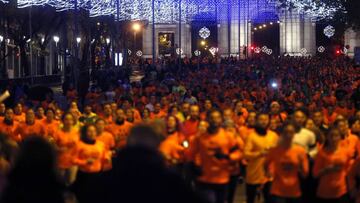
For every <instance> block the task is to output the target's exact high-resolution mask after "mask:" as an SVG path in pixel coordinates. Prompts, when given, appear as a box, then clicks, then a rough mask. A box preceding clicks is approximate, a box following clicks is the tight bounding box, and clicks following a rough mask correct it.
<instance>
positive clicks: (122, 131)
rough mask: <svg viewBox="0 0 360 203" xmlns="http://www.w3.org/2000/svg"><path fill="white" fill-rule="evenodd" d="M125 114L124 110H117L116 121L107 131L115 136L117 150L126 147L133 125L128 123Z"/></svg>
mask: <svg viewBox="0 0 360 203" xmlns="http://www.w3.org/2000/svg"><path fill="white" fill-rule="evenodd" d="M125 119H126V117H125V112H124V110H122V109H118V110H116V119H115V122H114V123H113V124H112V125H108V126H107V127H106V130H107V131H108V132H111V133H112V134H113V135H114V139H115V147H116V149H121V148H123V147H125V145H126V140H127V136H128V135H129V132H130V129H131V127H132V124H131V123H129V122H127V121H126V120H125Z"/></svg>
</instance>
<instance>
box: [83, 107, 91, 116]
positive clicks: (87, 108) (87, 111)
mask: <svg viewBox="0 0 360 203" xmlns="http://www.w3.org/2000/svg"><path fill="white" fill-rule="evenodd" d="M84 113H85V114H87V115H89V114H91V113H92V108H91V106H90V105H86V106H85V107H84Z"/></svg>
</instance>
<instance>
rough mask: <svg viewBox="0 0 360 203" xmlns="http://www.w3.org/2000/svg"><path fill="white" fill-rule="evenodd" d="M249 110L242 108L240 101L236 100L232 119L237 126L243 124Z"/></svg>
mask: <svg viewBox="0 0 360 203" xmlns="http://www.w3.org/2000/svg"><path fill="white" fill-rule="evenodd" d="M248 116H249V112H248V110H247V109H246V108H244V105H243V102H242V101H237V102H236V103H235V108H234V121H235V123H236V125H237V126H238V127H240V126H243V125H245V122H246V119H247V117H248Z"/></svg>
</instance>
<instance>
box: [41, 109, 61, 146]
mask: <svg viewBox="0 0 360 203" xmlns="http://www.w3.org/2000/svg"><path fill="white" fill-rule="evenodd" d="M42 125H43V126H44V128H45V136H46V137H47V138H48V139H53V137H54V135H55V133H56V131H58V130H60V122H59V121H57V120H55V112H54V110H53V109H47V110H46V118H45V119H44V120H43V121H42Z"/></svg>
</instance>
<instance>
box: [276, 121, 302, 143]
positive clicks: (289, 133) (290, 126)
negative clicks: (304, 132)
mask: <svg viewBox="0 0 360 203" xmlns="http://www.w3.org/2000/svg"><path fill="white" fill-rule="evenodd" d="M297 132H298V127H297V125H296V124H295V123H293V122H285V123H284V124H283V126H282V128H281V130H280V134H281V139H282V140H283V141H284V142H285V143H287V144H288V143H292V140H293V138H294V135H295V134H296V133H297Z"/></svg>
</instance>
